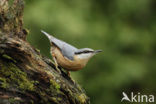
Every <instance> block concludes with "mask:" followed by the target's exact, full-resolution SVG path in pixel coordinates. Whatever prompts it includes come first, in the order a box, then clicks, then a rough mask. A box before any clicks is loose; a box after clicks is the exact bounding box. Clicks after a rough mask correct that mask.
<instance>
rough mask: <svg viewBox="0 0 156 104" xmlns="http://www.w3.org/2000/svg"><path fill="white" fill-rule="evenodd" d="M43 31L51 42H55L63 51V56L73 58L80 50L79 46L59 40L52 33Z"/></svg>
mask: <svg viewBox="0 0 156 104" xmlns="http://www.w3.org/2000/svg"><path fill="white" fill-rule="evenodd" d="M41 32H42V33H43V34H44V35H46V36H47V37H48V39H49V40H50V42H51V43H53V44H54V45H56V46H57V47H58V48H59V49H60V50H61V52H62V54H63V56H64V57H66V58H68V59H70V60H73V59H74V57H73V56H74V53H75V52H76V51H77V50H78V49H77V48H75V47H74V46H72V45H70V44H68V43H66V42H64V41H62V40H59V39H57V38H55V37H53V36H52V35H49V34H48V33H47V32H45V31H43V30H41Z"/></svg>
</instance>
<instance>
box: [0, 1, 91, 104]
mask: <svg viewBox="0 0 156 104" xmlns="http://www.w3.org/2000/svg"><path fill="white" fill-rule="evenodd" d="M23 9H24V1H23V0H14V1H13V3H12V4H10V5H8V0H0V104H89V98H88V97H87V96H86V94H85V93H84V90H83V89H82V88H81V87H80V86H79V85H78V84H77V83H75V82H73V80H72V79H71V78H70V77H69V76H68V75H67V74H66V73H64V72H62V73H61V74H59V73H58V72H57V71H56V70H55V66H54V64H53V63H52V61H51V60H50V59H48V58H45V57H43V56H42V55H41V54H40V52H39V51H37V50H36V49H35V48H33V47H32V46H31V45H30V44H29V43H28V42H27V41H26V35H27V34H28V32H27V30H26V29H25V28H23V18H22V16H23Z"/></svg>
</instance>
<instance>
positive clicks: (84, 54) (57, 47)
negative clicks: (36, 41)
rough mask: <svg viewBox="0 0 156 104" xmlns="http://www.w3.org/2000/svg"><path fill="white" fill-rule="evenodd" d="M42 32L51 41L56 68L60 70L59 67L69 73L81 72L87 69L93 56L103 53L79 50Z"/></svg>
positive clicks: (88, 49)
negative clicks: (84, 68)
mask: <svg viewBox="0 0 156 104" xmlns="http://www.w3.org/2000/svg"><path fill="white" fill-rule="evenodd" d="M41 32H42V33H43V34H45V35H46V36H47V37H48V39H49V40H50V43H51V50H50V53H51V54H52V57H53V60H54V62H55V66H56V68H58V65H59V66H61V67H62V68H64V69H66V70H67V71H77V70H80V69H82V68H83V67H85V65H86V64H87V62H88V60H89V59H90V58H91V57H92V56H94V55H95V54H97V53H99V52H101V50H93V49H90V48H82V49H77V48H76V47H74V46H72V45H70V44H68V43H66V42H64V41H62V40H59V39H57V38H55V37H53V36H51V35H49V34H48V33H46V32H45V31H41Z"/></svg>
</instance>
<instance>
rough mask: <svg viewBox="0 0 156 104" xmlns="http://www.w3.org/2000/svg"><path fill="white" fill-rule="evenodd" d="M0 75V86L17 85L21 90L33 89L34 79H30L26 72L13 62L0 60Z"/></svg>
mask: <svg viewBox="0 0 156 104" xmlns="http://www.w3.org/2000/svg"><path fill="white" fill-rule="evenodd" d="M0 77H1V80H2V84H1V87H3V88H7V87H17V88H19V89H21V90H22V91H25V90H29V91H34V90H35V89H34V81H30V80H29V79H28V77H27V74H26V73H25V72H23V71H21V70H20V69H19V68H18V67H17V66H16V65H14V64H13V63H11V62H10V63H8V62H4V61H3V62H2V61H0Z"/></svg>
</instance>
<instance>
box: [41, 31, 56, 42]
mask: <svg viewBox="0 0 156 104" xmlns="http://www.w3.org/2000/svg"><path fill="white" fill-rule="evenodd" d="M41 32H42V33H43V34H44V35H46V36H47V37H48V39H49V40H50V41H51V40H52V39H53V38H54V37H53V36H52V35H49V34H48V33H47V32H45V31H43V30H41Z"/></svg>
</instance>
